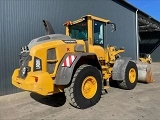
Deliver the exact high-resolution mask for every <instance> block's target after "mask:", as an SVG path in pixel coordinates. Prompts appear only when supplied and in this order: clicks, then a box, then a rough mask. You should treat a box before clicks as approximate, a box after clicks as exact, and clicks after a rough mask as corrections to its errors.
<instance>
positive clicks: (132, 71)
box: [129, 68, 136, 83]
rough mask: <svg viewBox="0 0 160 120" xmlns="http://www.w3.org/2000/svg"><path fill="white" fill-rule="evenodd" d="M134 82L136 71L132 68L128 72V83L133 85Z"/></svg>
mask: <svg viewBox="0 0 160 120" xmlns="http://www.w3.org/2000/svg"><path fill="white" fill-rule="evenodd" d="M135 80H136V71H135V69H134V68H131V69H130V71H129V81H130V82H131V83H134V82H135Z"/></svg>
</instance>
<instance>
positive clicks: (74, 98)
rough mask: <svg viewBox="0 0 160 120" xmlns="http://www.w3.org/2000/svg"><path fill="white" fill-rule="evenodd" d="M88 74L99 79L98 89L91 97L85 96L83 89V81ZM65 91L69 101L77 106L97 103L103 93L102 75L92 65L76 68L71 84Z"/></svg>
mask: <svg viewBox="0 0 160 120" xmlns="http://www.w3.org/2000/svg"><path fill="white" fill-rule="evenodd" d="M87 76H93V77H94V78H95V79H96V81H97V91H96V93H95V95H94V96H93V97H92V98H91V99H87V98H85V97H84V96H83V94H82V91H81V87H82V83H83V81H84V79H85V78H86V77H87ZM64 92H65V96H66V98H67V100H68V101H69V103H70V104H71V105H72V106H74V107H76V108H80V109H85V108H88V107H91V106H93V105H95V104H96V103H98V101H99V100H100V98H101V94H102V75H101V73H100V71H99V70H98V69H97V68H96V67H93V66H90V65H82V66H80V67H79V68H78V69H77V70H76V72H75V74H74V76H73V79H72V82H71V84H70V85H68V86H67V87H66V88H65V89H64Z"/></svg>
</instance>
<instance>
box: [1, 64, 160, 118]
mask: <svg viewBox="0 0 160 120" xmlns="http://www.w3.org/2000/svg"><path fill="white" fill-rule="evenodd" d="M152 71H153V75H154V79H155V82H154V83H151V84H144V83H138V84H137V86H136V88H135V89H134V90H122V89H119V88H115V87H111V88H110V89H108V93H107V94H105V95H102V98H101V100H100V101H99V102H98V103H97V104H96V105H95V106H93V107H91V108H88V109H84V110H80V109H76V108H74V107H72V106H71V105H69V103H68V102H67V101H66V98H65V96H64V94H63V93H61V94H56V95H53V96H48V97H43V96H40V95H36V94H33V93H30V92H20V93H16V94H12V95H6V96H1V97H0V120H5V119H7V120H8V119H14V120H24V119H29V120H37V119H38V120H45V119H49V120H64V119H65V120H85V119H86V120H106V119H118V120H120V119H127V120H131V119H134V120H143V119H150V120H156V119H157V120H159V119H160V80H159V78H160V77H159V76H160V63H153V64H152Z"/></svg>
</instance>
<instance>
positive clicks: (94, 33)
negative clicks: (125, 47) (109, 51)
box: [64, 15, 110, 46]
mask: <svg viewBox="0 0 160 120" xmlns="http://www.w3.org/2000/svg"><path fill="white" fill-rule="evenodd" d="M108 23H110V21H109V20H105V19H102V18H99V17H95V16H92V15H86V16H83V17H81V19H78V20H76V21H73V22H71V21H68V22H66V23H65V24H64V25H65V26H66V35H69V36H71V38H74V39H82V40H84V41H88V43H89V44H92V45H101V46H103V44H104V39H105V36H106V35H105V26H106V24H108Z"/></svg>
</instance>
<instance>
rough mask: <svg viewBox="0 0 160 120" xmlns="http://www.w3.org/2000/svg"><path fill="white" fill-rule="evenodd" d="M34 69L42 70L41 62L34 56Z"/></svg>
mask: <svg viewBox="0 0 160 120" xmlns="http://www.w3.org/2000/svg"><path fill="white" fill-rule="evenodd" d="M33 70H34V71H40V70H42V62H41V59H40V58H37V57H34V69H33Z"/></svg>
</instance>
